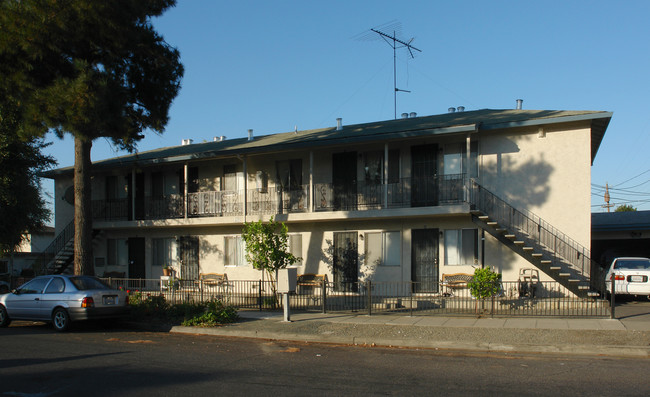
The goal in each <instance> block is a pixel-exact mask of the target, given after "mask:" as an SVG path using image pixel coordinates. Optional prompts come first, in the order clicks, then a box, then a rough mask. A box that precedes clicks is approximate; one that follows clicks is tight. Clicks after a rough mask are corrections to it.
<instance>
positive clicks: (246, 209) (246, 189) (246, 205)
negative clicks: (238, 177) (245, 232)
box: [242, 156, 248, 223]
mask: <svg viewBox="0 0 650 397" xmlns="http://www.w3.org/2000/svg"><path fill="white" fill-rule="evenodd" d="M242 162H243V163H244V205H243V206H242V207H243V208H244V223H246V219H247V218H246V215H247V214H248V158H246V157H245V156H244V158H243V159H242Z"/></svg>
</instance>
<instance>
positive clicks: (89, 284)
mask: <svg viewBox="0 0 650 397" xmlns="http://www.w3.org/2000/svg"><path fill="white" fill-rule="evenodd" d="M70 282H72V284H73V285H74V286H75V287H76V288H77V289H78V290H79V291H86V290H90V289H111V287H109V286H108V285H106V284H104V283H103V282H102V281H101V280H99V279H98V278H95V277H86V276H78V277H72V278H70Z"/></svg>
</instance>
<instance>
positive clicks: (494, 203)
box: [469, 179, 599, 286]
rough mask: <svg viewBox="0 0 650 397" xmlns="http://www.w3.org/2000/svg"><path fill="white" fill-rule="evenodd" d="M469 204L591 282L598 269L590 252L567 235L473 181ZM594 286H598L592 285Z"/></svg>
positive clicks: (471, 182)
mask: <svg viewBox="0 0 650 397" xmlns="http://www.w3.org/2000/svg"><path fill="white" fill-rule="evenodd" d="M469 196H470V198H469V204H470V205H471V206H472V207H473V208H476V209H477V210H479V211H481V212H483V213H485V214H486V215H488V216H489V217H490V218H491V219H492V220H494V221H496V222H498V223H499V225H502V226H503V227H505V228H508V229H511V230H515V231H519V232H520V233H523V234H524V235H526V236H528V237H529V238H530V239H532V240H533V241H534V242H536V243H538V244H540V245H541V246H543V247H545V248H546V249H547V250H548V251H551V253H552V254H553V255H554V256H556V258H553V259H554V261H557V260H558V259H559V260H561V261H562V262H564V263H567V264H568V265H570V268H571V269H572V270H573V271H574V272H575V273H577V274H578V275H581V276H583V277H584V278H585V279H587V280H589V279H590V276H591V274H592V269H597V268H599V266H598V264H597V263H596V262H594V261H593V260H591V252H590V251H589V250H588V249H586V248H585V247H583V246H582V245H581V244H579V243H578V242H576V241H575V240H573V239H571V238H570V237H568V236H567V235H566V234H564V233H562V232H561V231H559V230H558V229H557V228H555V227H553V226H552V225H551V224H549V223H548V222H546V221H544V220H543V219H542V218H540V217H539V216H537V215H535V214H533V213H532V212H530V211H527V210H518V209H516V208H514V207H512V206H511V205H510V204H508V203H507V202H506V201H505V200H503V199H501V198H499V197H498V196H496V195H495V194H493V193H492V192H490V191H489V190H487V189H485V188H484V187H482V186H481V185H479V184H478V183H477V182H476V181H475V180H473V179H472V180H471V181H470V195H469ZM593 286H595V285H593Z"/></svg>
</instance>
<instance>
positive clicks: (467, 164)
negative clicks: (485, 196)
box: [462, 132, 472, 202]
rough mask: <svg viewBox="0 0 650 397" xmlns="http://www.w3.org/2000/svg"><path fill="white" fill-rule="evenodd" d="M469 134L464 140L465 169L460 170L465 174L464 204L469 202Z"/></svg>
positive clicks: (470, 152)
mask: <svg viewBox="0 0 650 397" xmlns="http://www.w3.org/2000/svg"><path fill="white" fill-rule="evenodd" d="M471 134H472V133H471V132H468V133H467V137H466V138H465V168H466V169H464V170H462V172H463V173H464V174H465V177H464V179H465V180H464V181H463V182H464V183H463V185H464V190H465V202H469V177H470V169H471V168H472V165H471V164H472V163H471V160H472V140H471Z"/></svg>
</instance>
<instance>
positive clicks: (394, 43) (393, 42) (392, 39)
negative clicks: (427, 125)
mask: <svg viewBox="0 0 650 397" xmlns="http://www.w3.org/2000/svg"><path fill="white" fill-rule="evenodd" d="M370 30H372V31H373V32H375V33H377V34H378V35H379V36H381V38H382V39H384V41H385V42H386V43H388V45H389V46H391V47H392V48H393V90H394V92H393V98H394V104H395V106H394V108H395V119H397V93H398V92H411V91H408V90H402V89H399V88H397V48H404V47H406V49H408V50H409V54H411V58H415V56H414V55H413V51H412V50H415V51H418V52H422V50H420V49H418V48H415V47H413V46H412V45H411V42H413V39H411V40H409V41H408V43H407V42H405V41H402V40H400V39H398V38H397V37H396V36H395V31H393V35H392V36H391V35H389V34H386V33H384V32H382V31H380V30H377V29H372V28H371V29H370Z"/></svg>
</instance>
